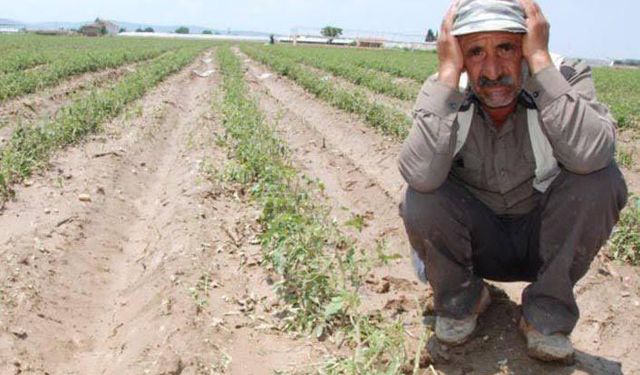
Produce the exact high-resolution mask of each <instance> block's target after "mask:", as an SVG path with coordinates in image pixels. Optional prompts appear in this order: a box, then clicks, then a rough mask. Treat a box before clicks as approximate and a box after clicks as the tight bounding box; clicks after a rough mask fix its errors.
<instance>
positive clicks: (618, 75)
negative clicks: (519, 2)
mask: <svg viewBox="0 0 640 375" xmlns="http://www.w3.org/2000/svg"><path fill="white" fill-rule="evenodd" d="M593 79H594V82H595V85H596V92H597V94H598V99H599V100H601V101H602V102H603V103H606V104H607V105H608V106H609V108H611V112H612V113H613V115H614V116H615V118H616V120H617V121H618V127H619V128H620V129H624V128H631V129H634V130H636V131H637V130H638V129H639V127H640V70H638V69H613V68H594V69H593Z"/></svg>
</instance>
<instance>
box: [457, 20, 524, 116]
mask: <svg viewBox="0 0 640 375" xmlns="http://www.w3.org/2000/svg"><path fill="white" fill-rule="evenodd" d="M459 42H460V47H461V49H462V54H463V57H464V67H465V70H466V71H467V74H468V75H469V81H470V83H471V88H472V89H473V91H474V92H475V94H476V95H477V96H478V98H479V99H480V101H481V102H482V103H483V104H484V105H486V106H487V107H489V108H501V107H506V106H508V105H510V104H512V103H513V102H514V101H515V100H516V99H517V97H518V94H519V93H520V90H521V88H522V71H521V69H522V61H523V60H522V34H515V33H509V32H483V33H476V34H469V35H463V36H460V37H459Z"/></svg>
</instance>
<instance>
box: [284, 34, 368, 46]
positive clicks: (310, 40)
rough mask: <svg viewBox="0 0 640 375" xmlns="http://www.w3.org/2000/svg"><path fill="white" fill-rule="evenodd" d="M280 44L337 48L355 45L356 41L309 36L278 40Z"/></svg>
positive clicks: (285, 37)
mask: <svg viewBox="0 0 640 375" xmlns="http://www.w3.org/2000/svg"><path fill="white" fill-rule="evenodd" d="M276 41H277V42H278V43H293V44H298V43H300V44H331V45H335V46H350V45H355V43H356V41H355V40H353V39H344V38H335V39H330V38H327V37H324V36H308V35H293V36H284V37H279V38H276Z"/></svg>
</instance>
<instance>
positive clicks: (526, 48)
mask: <svg viewBox="0 0 640 375" xmlns="http://www.w3.org/2000/svg"><path fill="white" fill-rule="evenodd" d="M518 1H519V2H520V5H521V6H522V8H523V9H524V13H525V17H526V21H527V34H526V35H525V36H524V39H523V41H522V54H523V56H524V58H525V59H527V63H529V70H530V71H531V74H536V73H538V72H539V71H541V70H543V69H544V68H546V67H548V66H550V65H553V60H552V59H551V55H550V54H549V29H550V28H551V25H549V22H548V21H547V19H546V18H545V17H544V14H542V10H541V9H540V6H539V5H538V4H537V3H536V2H535V1H534V0H518Z"/></svg>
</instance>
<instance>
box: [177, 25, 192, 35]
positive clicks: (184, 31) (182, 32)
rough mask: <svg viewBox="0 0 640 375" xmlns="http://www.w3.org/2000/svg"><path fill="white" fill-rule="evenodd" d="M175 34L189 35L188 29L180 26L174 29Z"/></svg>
mask: <svg viewBox="0 0 640 375" xmlns="http://www.w3.org/2000/svg"><path fill="white" fill-rule="evenodd" d="M176 34H189V28H188V27H186V26H180V27H178V28H177V29H176Z"/></svg>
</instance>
